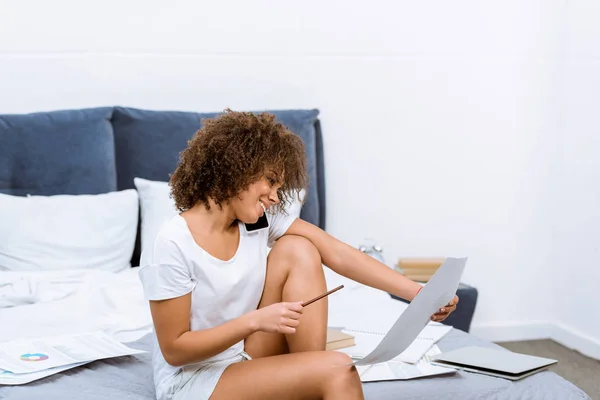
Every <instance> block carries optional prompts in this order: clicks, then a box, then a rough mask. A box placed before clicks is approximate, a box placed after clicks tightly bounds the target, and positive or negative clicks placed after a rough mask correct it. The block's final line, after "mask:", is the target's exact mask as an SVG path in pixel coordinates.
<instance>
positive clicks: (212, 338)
mask: <svg viewBox="0 0 600 400" xmlns="http://www.w3.org/2000/svg"><path fill="white" fill-rule="evenodd" d="M256 331H258V327H257V324H256V322H255V320H254V319H253V312H250V313H248V314H245V315H242V316H241V317H239V318H236V319H233V320H231V321H228V322H226V323H224V324H222V325H219V326H216V327H214V328H210V329H203V330H198V331H188V332H185V333H183V334H182V335H181V336H179V337H178V338H177V339H176V340H175V341H174V342H172V344H171V346H169V349H166V351H164V352H163V353H164V356H165V361H167V362H168V363H169V364H171V365H173V366H176V367H177V366H183V365H187V364H194V363H197V362H200V361H202V360H205V359H207V358H210V357H213V356H215V355H217V354H219V353H221V352H223V351H225V350H227V349H228V348H229V347H231V346H233V345H234V344H236V343H238V342H239V341H241V340H243V339H245V338H246V337H248V336H250V335H251V334H253V333H254V332H256Z"/></svg>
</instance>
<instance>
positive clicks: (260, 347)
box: [245, 236, 327, 358]
mask: <svg viewBox="0 0 600 400" xmlns="http://www.w3.org/2000/svg"><path fill="white" fill-rule="evenodd" d="M326 291H327V285H326V283H325V275H324V273H323V266H322V265H321V256H320V254H319V252H318V250H317V249H316V247H315V246H314V245H313V244H312V243H311V242H310V241H309V240H307V239H305V238H302V237H299V236H284V237H282V238H281V239H279V240H278V241H277V242H276V243H275V245H274V246H273V249H272V250H271V252H270V254H269V258H268V260H267V277H266V282H265V288H264V291H263V295H262V299H261V301H260V304H259V306H258V308H261V307H265V306H268V305H270V304H273V303H278V302H281V301H305V300H310V299H311V298H313V297H316V296H318V295H320V294H322V293H324V292H326ZM326 336H327V298H324V299H321V300H319V301H317V302H315V303H313V304H311V305H309V306H307V307H306V308H305V309H304V311H303V313H302V317H301V318H300V326H298V328H297V329H296V333H295V334H293V335H287V336H286V337H284V335H281V334H274V333H264V332H257V333H255V334H253V335H251V336H250V337H248V338H247V339H246V341H245V350H246V352H247V353H248V354H250V356H251V357H253V358H260V357H266V356H271V355H276V354H285V353H288V352H290V353H296V352H302V351H316V350H325V341H326Z"/></svg>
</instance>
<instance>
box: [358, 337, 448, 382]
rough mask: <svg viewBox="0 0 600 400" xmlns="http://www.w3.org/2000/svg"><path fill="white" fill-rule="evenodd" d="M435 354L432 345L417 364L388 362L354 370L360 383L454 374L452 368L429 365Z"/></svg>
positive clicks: (436, 351) (437, 350)
mask: <svg viewBox="0 0 600 400" xmlns="http://www.w3.org/2000/svg"><path fill="white" fill-rule="evenodd" d="M437 354H440V349H439V348H438V347H437V346H435V345H434V346H433V347H432V348H431V349H430V350H429V351H428V352H427V354H426V355H425V357H423V358H421V359H420V360H419V362H418V363H417V364H407V363H404V362H402V361H388V362H384V363H379V364H372V365H359V366H357V367H356V369H357V370H358V375H359V376H360V380H361V381H362V382H378V381H394V380H407V379H414V378H421V377H424V376H433V375H445V374H452V373H455V372H456V370H455V369H454V368H445V367H438V366H435V365H431V364H430V357H433V356H435V355H437Z"/></svg>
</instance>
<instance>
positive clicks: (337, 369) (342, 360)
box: [325, 351, 362, 393]
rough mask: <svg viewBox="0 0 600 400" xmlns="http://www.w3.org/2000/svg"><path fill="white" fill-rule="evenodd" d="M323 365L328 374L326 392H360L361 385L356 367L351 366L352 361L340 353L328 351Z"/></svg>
mask: <svg viewBox="0 0 600 400" xmlns="http://www.w3.org/2000/svg"><path fill="white" fill-rule="evenodd" d="M326 355H327V356H326V358H327V360H326V361H325V365H326V366H327V365H328V366H329V367H330V368H326V371H327V373H328V375H329V376H328V379H327V380H326V382H327V383H326V386H327V387H326V388H325V389H326V392H327V391H330V392H332V393H335V392H339V391H340V390H351V391H352V390H357V391H362V383H361V381H360V376H359V375H358V371H357V370H356V367H355V366H354V365H352V359H351V358H350V357H349V356H348V355H346V354H344V353H341V352H337V351H328V352H326Z"/></svg>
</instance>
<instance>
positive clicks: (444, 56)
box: [0, 0, 592, 339]
mask: <svg viewBox="0 0 600 400" xmlns="http://www.w3.org/2000/svg"><path fill="white" fill-rule="evenodd" d="M564 5H565V2H564V1H559V0H554V1H542V0H538V1H529V2H521V1H518V0H510V1H504V2H494V4H490V2H480V1H475V0H472V1H460V2H447V1H441V0H438V1H433V2H424V3H419V2H412V1H402V2H389V1H383V0H379V1H371V2H368V3H367V2H360V3H359V2H356V3H355V4H352V5H349V4H348V2H343V1H328V2H323V1H316V0H312V1H305V2H301V3H293V4H292V3H285V2H275V1H266V0H262V1H253V2H245V1H233V2H207V3H206V4H201V3H199V2H193V1H191V0H188V1H171V2H164V1H161V2H158V1H140V0H137V1H129V2H124V1H116V0H110V1H104V2H101V3H100V2H97V3H91V2H78V1H74V0H55V1H52V2H47V1H42V0H37V1H29V2H20V1H16V0H15V1H6V0H4V1H2V0H0V7H2V8H1V9H0V92H1V93H2V96H0V112H2V113H8V112H30V111H38V110H49V109H59V108H80V107H88V106H96V105H113V104H120V105H127V106H135V107H144V108H153V109H184V110H199V111H214V110H222V109H224V108H225V107H231V108H234V109H261V108H292V107H311V108H312V107H318V108H319V109H320V110H321V120H322V124H323V130H324V135H325V138H324V139H325V159H326V163H327V165H326V168H327V171H326V174H327V175H326V178H327V185H328V186H327V196H328V221H327V223H328V230H329V231H330V232H331V233H333V234H334V235H336V236H338V237H339V238H341V239H342V240H345V241H347V242H349V243H351V244H354V245H358V244H359V243H360V242H361V240H362V239H363V238H365V237H375V238H377V239H378V240H380V242H381V243H382V244H383V246H384V248H385V250H386V257H387V259H388V261H389V264H392V263H393V262H394V261H395V260H396V259H397V258H398V257H399V256H436V255H442V256H462V255H468V256H469V257H470V260H469V264H468V269H467V271H466V272H465V277H464V281H465V282H467V283H470V284H472V285H475V286H476V287H477V288H478V289H479V293H480V300H479V304H478V309H477V313H476V315H475V320H474V332H476V333H478V334H481V335H483V336H487V337H489V338H492V339H493V338H497V337H495V336H494V335H498V332H500V336H502V337H506V335H507V334H508V333H510V332H513V333H515V332H516V333H515V334H516V335H517V336H519V335H520V337H523V336H524V335H525V336H527V335H534V336H536V335H535V332H534V333H532V332H533V331H532V330H531V329H530V328H531V326H534V327H536V326H537V327H538V328H539V327H546V326H548V324H549V323H550V322H551V321H554V319H555V316H556V311H555V309H554V307H549V306H548V305H549V304H553V303H551V302H552V301H554V300H555V299H556V297H555V295H554V293H553V291H552V288H553V284H554V280H555V278H554V276H553V274H552V270H553V268H552V258H551V257H552V256H553V255H554V254H553V253H552V247H551V245H550V244H551V243H552V240H553V239H554V238H553V235H552V232H553V227H554V225H555V221H553V220H552V219H551V218H549V213H550V212H551V210H552V209H553V207H555V205H554V204H548V202H547V199H548V197H549V196H551V195H552V194H553V193H554V192H553V191H552V188H553V187H554V185H553V184H552V182H553V179H554V176H553V173H552V171H553V168H555V165H554V163H555V160H556V157H557V155H558V152H559V148H558V146H557V140H556V138H558V137H560V129H561V126H562V125H561V121H560V118H561V117H560V109H559V107H560V106H561V104H560V102H559V97H558V94H557V93H558V92H559V91H560V90H561V88H562V86H561V85H560V84H559V83H560V82H561V79H560V77H561V76H562V75H561V74H562V69H561V68H560V64H559V62H558V60H559V59H560V57H561V56H562V52H563V47H562V46H563V45H564V32H563V30H564V19H565V17H564ZM590 46H592V44H591V43H590ZM589 73H592V71H591V70H590V71H589ZM573 95H574V97H576V96H575V93H573ZM573 113H575V109H574V110H573ZM574 117H575V115H574ZM591 154H592V153H591V150H590V155H591ZM589 243H590V245H591V244H592V242H591V239H590V242H589ZM566 307H568V306H566ZM507 327H508V328H507ZM503 329H504V330H503ZM506 329H508V331H507V330H506ZM502 332H504V333H502ZM506 332H508V333H506ZM539 335H544V334H543V333H540V334H538V335H537V336H539Z"/></svg>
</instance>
